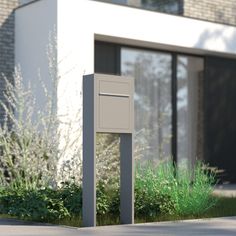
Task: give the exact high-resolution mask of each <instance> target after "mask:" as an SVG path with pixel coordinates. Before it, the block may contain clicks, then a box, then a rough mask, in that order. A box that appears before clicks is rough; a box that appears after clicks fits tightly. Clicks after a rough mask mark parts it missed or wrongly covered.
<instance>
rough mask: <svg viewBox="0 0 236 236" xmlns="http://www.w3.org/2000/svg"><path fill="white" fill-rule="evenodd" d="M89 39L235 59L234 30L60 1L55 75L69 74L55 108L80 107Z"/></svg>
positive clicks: (89, 62) (86, 0) (90, 60)
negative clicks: (57, 59) (57, 71)
mask: <svg viewBox="0 0 236 236" xmlns="http://www.w3.org/2000/svg"><path fill="white" fill-rule="evenodd" d="M95 38H96V39H101V40H105V41H111V42H119V43H126V44H132V45H139V46H147V47H154V48H161V49H168V50H176V51H182V52H191V53H196V54H203V55H204V54H215V55H225V56H233V57H234V56H236V44H235V43H234V42H235V40H236V28H235V27H230V26H226V25H221V24H214V23H210V22H206V21H198V20H194V19H188V18H184V17H178V16H172V15H167V14H162V13H156V12H151V11H146V10H139V9H134V8H130V7H125V6H118V5H114V4H108V3H103V2H96V1H90V0H80V1H78V0H60V1H59V2H58V57H59V60H63V63H62V64H61V65H60V67H59V70H60V73H61V74H65V73H66V72H67V71H70V73H67V75H66V77H64V78H65V82H64V83H62V86H61V87H62V88H63V89H64V88H65V84H67V87H68V91H70V92H68V93H67V94H68V95H69V96H68V97H67V99H63V100H61V101H60V104H61V108H62V107H64V105H65V103H67V104H68V103H70V105H71V106H72V107H73V106H74V108H75V109H76V107H77V106H78V104H79V103H80V102H79V101H80V99H79V97H78V94H79V91H80V88H81V83H82V76H83V74H89V73H93V72H94V40H95ZM72 68H73V70H72V71H71V69H72ZM75 88H76V89H75ZM59 93H62V92H61V91H60V90H59ZM64 94H65V93H64ZM59 97H60V96H59ZM69 97H70V98H69Z"/></svg>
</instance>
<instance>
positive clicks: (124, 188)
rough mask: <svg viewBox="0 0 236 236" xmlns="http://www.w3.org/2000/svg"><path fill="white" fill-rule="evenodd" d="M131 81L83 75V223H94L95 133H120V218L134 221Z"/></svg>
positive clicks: (126, 222) (124, 222) (123, 221)
mask: <svg viewBox="0 0 236 236" xmlns="http://www.w3.org/2000/svg"><path fill="white" fill-rule="evenodd" d="M133 94H134V80H133V78H130V77H123V76H114V75H103V74H92V75H86V76H84V78H83V209H82V211H83V225H84V226H86V227H89V226H96V133H119V134H120V202H121V203H120V214H121V216H120V219H121V223H122V224H132V223H133V222H134V159H133V130H134V101H133Z"/></svg>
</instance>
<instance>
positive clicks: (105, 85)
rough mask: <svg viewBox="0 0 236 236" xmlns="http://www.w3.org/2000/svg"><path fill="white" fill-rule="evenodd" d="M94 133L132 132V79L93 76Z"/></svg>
mask: <svg viewBox="0 0 236 236" xmlns="http://www.w3.org/2000/svg"><path fill="white" fill-rule="evenodd" d="M94 78H95V100H96V108H95V109H96V115H97V118H96V121H97V123H96V132H101V133H132V132H133V113H134V112H133V106H134V105H133V91H134V84H133V79H131V78H127V77H122V76H114V75H99V74H97V75H95V77H94Z"/></svg>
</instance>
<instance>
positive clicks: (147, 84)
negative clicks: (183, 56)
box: [121, 48, 172, 161]
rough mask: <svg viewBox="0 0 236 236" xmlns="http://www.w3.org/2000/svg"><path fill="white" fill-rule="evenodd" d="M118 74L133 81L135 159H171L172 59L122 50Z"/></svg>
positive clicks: (168, 56) (161, 54)
mask: <svg viewBox="0 0 236 236" xmlns="http://www.w3.org/2000/svg"><path fill="white" fill-rule="evenodd" d="M121 72H122V74H123V75H126V76H132V77H134V78H135V96H134V101H135V149H136V150H135V157H136V158H138V159H141V160H154V161H158V160H162V159H165V158H169V157H170V156H171V141H170V140H171V114H172V111H171V109H172V108H171V55H169V54H166V53H157V52H150V51H145V50H139V49H130V48H122V50H121Z"/></svg>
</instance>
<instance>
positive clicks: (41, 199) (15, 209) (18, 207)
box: [0, 188, 70, 221]
mask: <svg viewBox="0 0 236 236" xmlns="http://www.w3.org/2000/svg"><path fill="white" fill-rule="evenodd" d="M0 203H1V206H2V207H1V213H4V214H9V215H12V216H17V217H19V218H23V219H30V220H35V221H53V220H56V219H63V218H66V217H69V216H70V214H69V211H68V210H67V209H66V207H65V206H64V203H63V200H62V199H60V198H58V196H57V192H56V191H55V190H52V189H42V190H35V189H31V190H29V189H9V188H7V189H5V191H4V192H3V191H2V193H1V196H0Z"/></svg>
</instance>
